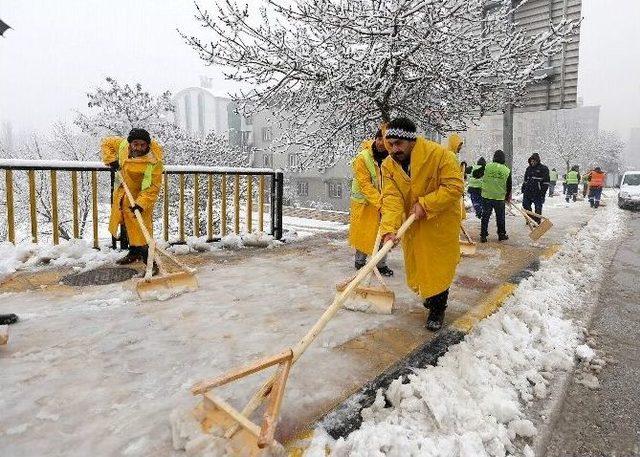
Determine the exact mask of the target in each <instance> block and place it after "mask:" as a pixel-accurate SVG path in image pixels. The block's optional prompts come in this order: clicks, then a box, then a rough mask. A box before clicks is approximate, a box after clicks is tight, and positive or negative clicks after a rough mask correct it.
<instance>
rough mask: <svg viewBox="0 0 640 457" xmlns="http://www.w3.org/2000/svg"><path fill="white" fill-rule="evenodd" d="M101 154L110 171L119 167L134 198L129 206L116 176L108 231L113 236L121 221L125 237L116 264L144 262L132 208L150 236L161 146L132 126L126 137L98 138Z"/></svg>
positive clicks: (141, 239)
mask: <svg viewBox="0 0 640 457" xmlns="http://www.w3.org/2000/svg"><path fill="white" fill-rule="evenodd" d="M101 153H102V161H103V162H104V163H105V165H109V166H110V167H111V168H112V169H113V170H114V171H115V170H120V172H121V173H122V176H123V178H124V180H125V183H126V184H127V186H128V187H129V190H130V191H131V194H132V195H133V198H134V200H135V205H133V206H131V205H130V204H129V200H128V199H127V196H126V194H125V191H124V187H122V183H121V182H120V181H119V180H118V179H117V178H116V182H115V186H114V190H113V203H112V205H111V218H110V220H109V231H110V232H111V234H112V235H113V236H114V237H117V236H118V227H119V226H120V224H124V226H125V228H126V231H127V237H128V239H129V253H128V254H127V255H126V256H125V257H123V258H122V259H120V260H118V261H117V263H118V264H119V265H128V264H130V263H134V262H145V263H146V261H147V254H148V250H149V246H148V245H147V242H146V240H145V239H144V235H143V234H142V230H140V227H139V226H138V222H137V221H136V216H135V214H134V212H133V211H134V210H136V209H137V210H138V211H140V213H141V214H142V219H143V220H144V225H145V227H146V228H147V230H148V231H149V233H150V234H151V236H153V206H154V205H155V203H156V200H157V199H158V194H159V193H160V186H161V184H162V158H163V151H162V147H161V146H160V145H159V144H158V142H157V141H155V140H152V139H151V136H150V135H149V132H147V131H146V130H144V129H137V128H134V129H132V130H131V132H130V133H129V136H128V137H127V138H126V139H125V138H121V137H108V138H105V139H104V140H102V147H101ZM156 271H157V267H156V265H155V264H154V272H156Z"/></svg>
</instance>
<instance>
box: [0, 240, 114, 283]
mask: <svg viewBox="0 0 640 457" xmlns="http://www.w3.org/2000/svg"><path fill="white" fill-rule="evenodd" d="M120 257H122V253H120V252H117V251H113V250H111V249H109V248H106V247H102V248H101V249H100V250H97V249H93V246H92V244H91V243H89V242H87V241H85V240H79V239H73V240H69V241H62V242H61V243H60V244H59V245H57V246H53V245H39V244H33V243H25V244H18V245H14V244H13V243H10V242H2V243H0V281H1V280H3V279H5V278H6V277H7V276H9V275H11V274H13V273H15V272H16V271H19V270H27V269H33V268H38V267H43V266H54V267H73V268H74V269H75V270H77V271H78V272H81V271H86V270H92V269H94V268H97V267H99V266H101V265H104V264H105V263H113V262H114V261H115V260H116V259H118V258H120Z"/></svg>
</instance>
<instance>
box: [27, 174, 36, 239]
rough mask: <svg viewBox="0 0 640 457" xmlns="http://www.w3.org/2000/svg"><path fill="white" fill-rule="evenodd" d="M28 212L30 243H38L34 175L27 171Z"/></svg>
mask: <svg viewBox="0 0 640 457" xmlns="http://www.w3.org/2000/svg"><path fill="white" fill-rule="evenodd" d="M28 176H29V212H30V213H31V241H32V242H33V243H37V242H38V215H37V214H36V173H35V171H34V170H29V172H28Z"/></svg>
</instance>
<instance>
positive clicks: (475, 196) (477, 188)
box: [467, 157, 487, 219]
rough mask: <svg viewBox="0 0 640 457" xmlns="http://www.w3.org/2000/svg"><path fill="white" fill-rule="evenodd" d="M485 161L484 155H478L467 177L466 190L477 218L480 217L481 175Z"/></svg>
mask: <svg viewBox="0 0 640 457" xmlns="http://www.w3.org/2000/svg"><path fill="white" fill-rule="evenodd" d="M486 164H487V161H486V160H485V158H484V157H480V158H479V159H478V162H477V163H476V164H475V165H474V166H473V167H471V174H469V179H468V181H467V182H468V187H467V189H468V192H469V196H470V197H471V203H472V204H473V210H474V211H475V213H476V217H477V218H478V219H482V176H483V175H484V167H485V165H486Z"/></svg>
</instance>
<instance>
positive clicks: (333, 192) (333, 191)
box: [328, 181, 342, 198]
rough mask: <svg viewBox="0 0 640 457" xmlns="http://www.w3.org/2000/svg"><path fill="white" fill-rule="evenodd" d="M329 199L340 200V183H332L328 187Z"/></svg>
mask: <svg viewBox="0 0 640 457" xmlns="http://www.w3.org/2000/svg"><path fill="white" fill-rule="evenodd" d="M328 187H329V189H328V190H329V197H331V198H342V183H341V182H339V181H332V182H330V183H329V185H328Z"/></svg>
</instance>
